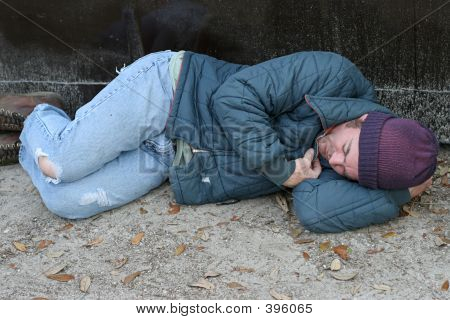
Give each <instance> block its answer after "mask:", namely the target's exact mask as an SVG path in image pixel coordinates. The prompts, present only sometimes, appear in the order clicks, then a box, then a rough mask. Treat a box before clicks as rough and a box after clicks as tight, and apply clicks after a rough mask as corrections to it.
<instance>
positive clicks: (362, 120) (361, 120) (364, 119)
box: [358, 113, 368, 122]
mask: <svg viewBox="0 0 450 320" xmlns="http://www.w3.org/2000/svg"><path fill="white" fill-rule="evenodd" d="M367 116H368V114H367V113H364V114H363V115H362V116H361V117H359V118H358V121H360V122H364V121H366V118H367Z"/></svg>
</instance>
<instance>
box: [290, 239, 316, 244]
mask: <svg viewBox="0 0 450 320" xmlns="http://www.w3.org/2000/svg"><path fill="white" fill-rule="evenodd" d="M314 241H315V240H314V239H297V240H295V241H294V243H295V244H305V243H311V242H314Z"/></svg>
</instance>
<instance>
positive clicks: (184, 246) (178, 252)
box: [175, 243, 187, 256]
mask: <svg viewBox="0 0 450 320" xmlns="http://www.w3.org/2000/svg"><path fill="white" fill-rule="evenodd" d="M186 248H187V247H186V245H185V244H184V243H182V244H180V245H179V246H178V247H177V249H176V250H175V255H176V256H179V255H180V254H182V253H183V252H184V251H185V250H186Z"/></svg>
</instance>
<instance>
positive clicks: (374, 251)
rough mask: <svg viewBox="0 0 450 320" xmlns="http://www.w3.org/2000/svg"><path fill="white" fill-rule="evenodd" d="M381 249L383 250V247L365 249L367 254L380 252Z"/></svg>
mask: <svg viewBox="0 0 450 320" xmlns="http://www.w3.org/2000/svg"><path fill="white" fill-rule="evenodd" d="M383 251H384V248H375V249H369V250H367V254H375V253H380V252H383Z"/></svg>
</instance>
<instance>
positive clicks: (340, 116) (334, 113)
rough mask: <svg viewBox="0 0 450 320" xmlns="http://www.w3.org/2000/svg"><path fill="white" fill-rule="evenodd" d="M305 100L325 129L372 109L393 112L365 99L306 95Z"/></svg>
mask: <svg viewBox="0 0 450 320" xmlns="http://www.w3.org/2000/svg"><path fill="white" fill-rule="evenodd" d="M305 101H306V103H307V104H308V105H309V106H310V107H311V108H312V109H313V110H314V111H315V112H316V113H317V114H318V116H319V118H320V122H321V124H322V128H323V129H324V130H326V129H328V128H331V127H333V126H336V125H338V124H340V123H342V122H345V121H350V120H353V119H356V118H358V117H360V116H362V115H363V114H365V113H368V112H372V111H378V112H384V113H389V114H392V112H391V111H390V110H389V109H388V108H386V107H384V106H382V105H379V104H378V103H375V102H373V101H370V100H365V99H357V98H342V97H318V96H311V95H305Z"/></svg>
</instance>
